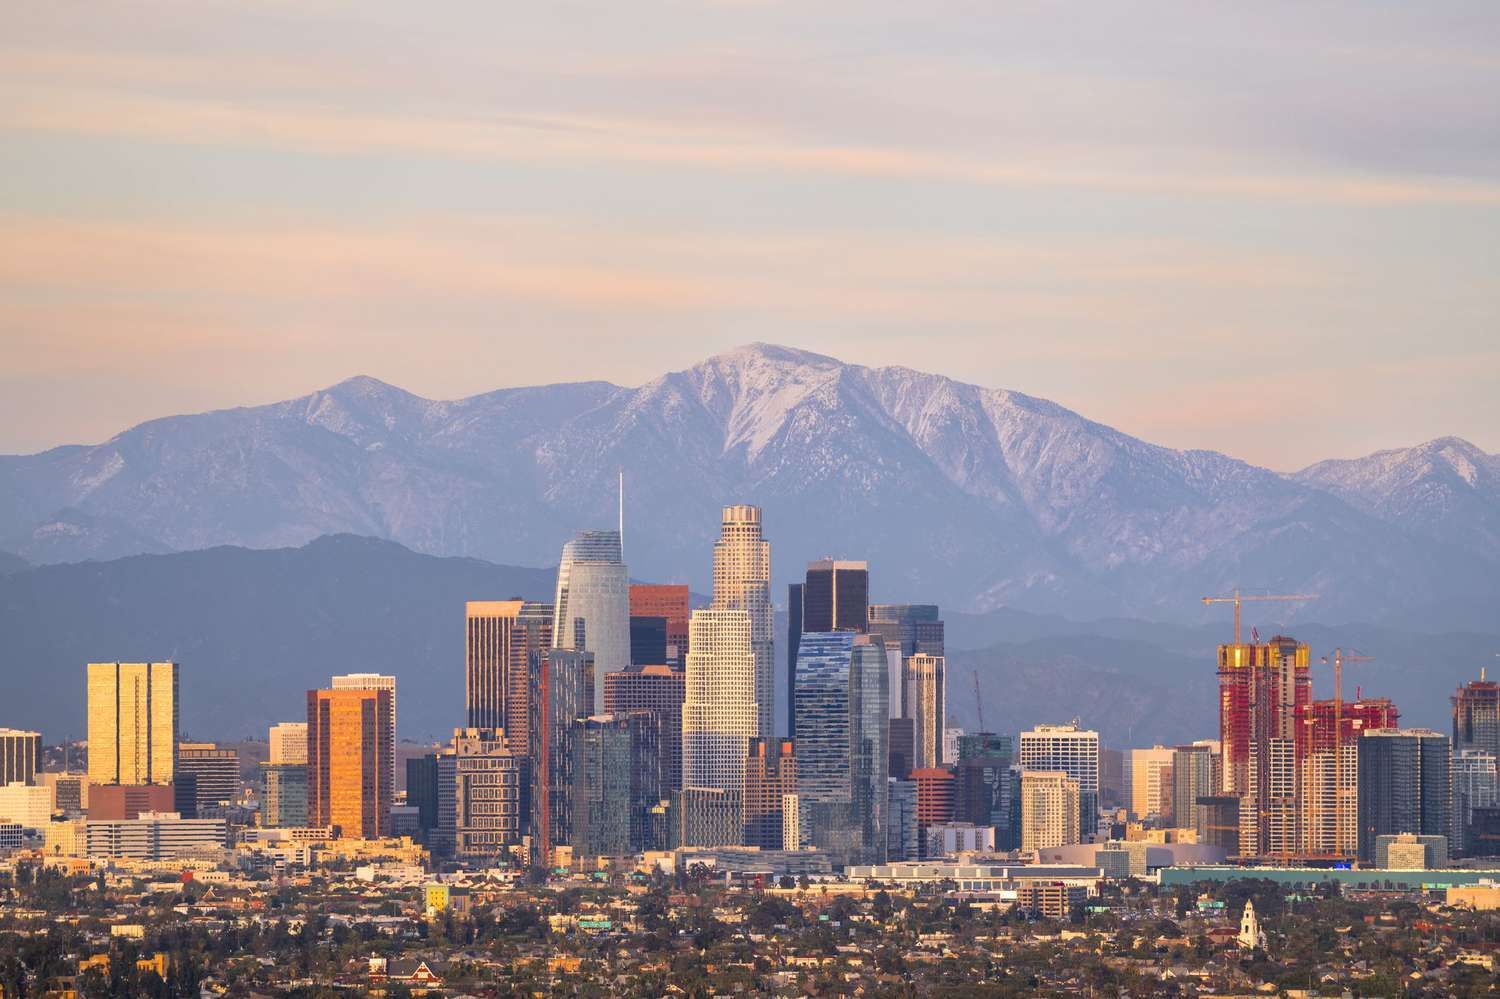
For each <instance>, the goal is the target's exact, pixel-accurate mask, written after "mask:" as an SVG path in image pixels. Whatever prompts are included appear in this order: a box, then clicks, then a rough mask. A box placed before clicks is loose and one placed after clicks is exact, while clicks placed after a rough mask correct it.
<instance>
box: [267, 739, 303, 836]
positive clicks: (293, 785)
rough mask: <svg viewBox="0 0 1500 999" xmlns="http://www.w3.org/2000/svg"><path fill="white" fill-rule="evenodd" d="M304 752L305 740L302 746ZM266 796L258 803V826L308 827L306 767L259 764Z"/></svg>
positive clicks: (294, 764)
mask: <svg viewBox="0 0 1500 999" xmlns="http://www.w3.org/2000/svg"><path fill="white" fill-rule="evenodd" d="M302 746H303V753H304V754H306V752H307V740H306V739H305V738H304V739H303V742H302ZM260 768H261V776H262V778H263V779H264V780H265V785H266V788H265V793H264V794H263V795H262V796H261V799H260V824H261V825H263V826H268V827H270V828H291V829H298V828H301V827H303V826H305V825H307V764H306V763H271V762H267V763H262V764H261V765H260Z"/></svg>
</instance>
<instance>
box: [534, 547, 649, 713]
mask: <svg viewBox="0 0 1500 999" xmlns="http://www.w3.org/2000/svg"><path fill="white" fill-rule="evenodd" d="M552 647H553V648H556V649H574V650H586V651H588V652H592V653H593V654H594V677H595V681H596V682H595V684H594V698H595V702H594V704H593V706H592V710H590V711H588V712H587V714H596V715H597V714H603V713H604V684H603V682H602V680H601V679H600V678H601V677H603V676H604V674H606V673H613V672H614V671H615V670H620V669H624V668H625V667H627V666H629V665H630V570H629V569H628V568H627V566H626V565H625V561H624V557H623V555H622V551H621V546H620V532H619V531H582V532H580V533H579V534H578V535H577V537H575V538H574V539H573V540H572V541H569V542H567V543H566V544H564V545H563V550H562V560H561V561H560V562H559V563H558V566H557V600H556V602H555V611H554V614H553V619H552Z"/></svg>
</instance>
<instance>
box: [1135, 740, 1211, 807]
mask: <svg viewBox="0 0 1500 999" xmlns="http://www.w3.org/2000/svg"><path fill="white" fill-rule="evenodd" d="M1175 752H1176V750H1175V749H1173V748H1172V747H1171V746H1152V747H1151V748H1150V749H1128V750H1126V751H1125V789H1126V793H1127V794H1128V795H1129V796H1130V801H1129V803H1128V804H1129V808H1130V817H1131V818H1135V819H1144V818H1145V817H1146V816H1148V815H1160V816H1163V817H1165V816H1166V815H1168V814H1169V813H1170V812H1171V811H1172V801H1171V794H1172V756H1173V754H1174V753H1175ZM1204 793H1205V794H1206V793H1207V792H1204ZM1188 818H1189V821H1190V822H1191V818H1192V817H1191V816H1189V817H1188Z"/></svg>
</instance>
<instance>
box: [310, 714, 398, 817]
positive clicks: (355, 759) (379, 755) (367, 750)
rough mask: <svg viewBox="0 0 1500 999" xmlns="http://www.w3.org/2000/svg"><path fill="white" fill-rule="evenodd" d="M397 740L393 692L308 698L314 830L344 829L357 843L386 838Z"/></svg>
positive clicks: (311, 802) (311, 809)
mask: <svg viewBox="0 0 1500 999" xmlns="http://www.w3.org/2000/svg"><path fill="white" fill-rule="evenodd" d="M394 737H395V728H394V725H393V724H392V722H391V692H390V691H389V690H383V689H375V690H368V689H344V690H309V691H308V692H307V812H308V822H309V824H311V825H314V826H329V825H332V826H338V827H339V828H340V829H341V830H342V833H343V835H344V836H348V837H353V838H361V839H375V838H379V837H381V836H384V835H386V833H387V830H388V828H389V825H390V817H391V793H392V788H393V784H394V780H393V777H394V775H393V774H392V773H391V770H390V762H391V760H392V759H393V753H392V751H391V742H392V740H393V739H394Z"/></svg>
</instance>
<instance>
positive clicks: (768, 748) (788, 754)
mask: <svg viewBox="0 0 1500 999" xmlns="http://www.w3.org/2000/svg"><path fill="white" fill-rule="evenodd" d="M796 794H797V757H796V750H795V747H794V745H793V743H792V740H791V739H767V738H764V737H757V738H754V739H751V740H750V752H749V753H748V755H747V758H746V760H745V795H744V804H745V836H744V843H745V845H746V846H755V847H759V848H760V849H762V850H780V849H782V842H783V806H784V800H785V798H786V796H787V795H796ZM798 805H799V808H800V805H801V801H800V799H798ZM793 849H795V847H794V848H793Z"/></svg>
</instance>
